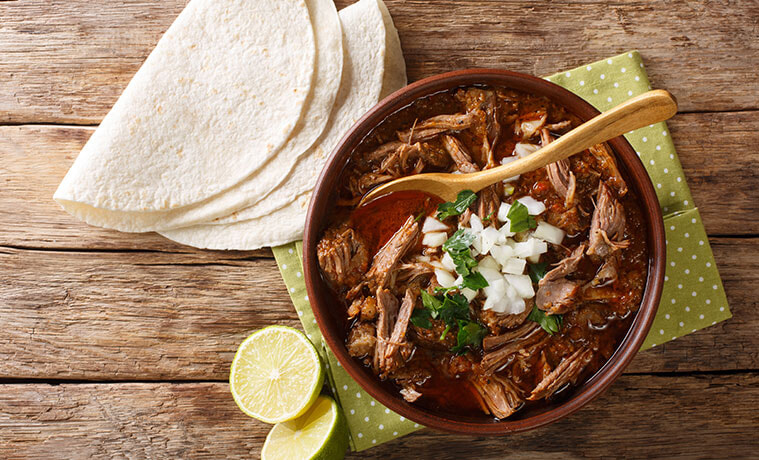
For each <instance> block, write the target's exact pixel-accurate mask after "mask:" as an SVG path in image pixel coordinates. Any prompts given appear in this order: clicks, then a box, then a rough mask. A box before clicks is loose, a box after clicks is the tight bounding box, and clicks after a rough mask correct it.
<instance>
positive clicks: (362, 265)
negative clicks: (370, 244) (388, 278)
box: [316, 224, 369, 287]
mask: <svg viewBox="0 0 759 460" xmlns="http://www.w3.org/2000/svg"><path fill="white" fill-rule="evenodd" d="M316 254H317V258H318V259H319V266H320V267H321V269H322V273H324V275H325V276H326V277H327V280H328V281H329V282H330V283H332V284H333V285H336V286H341V287H342V286H349V285H352V284H355V283H357V282H358V281H359V280H360V279H361V278H362V277H363V274H364V272H366V267H367V265H368V264H369V254H368V253H367V250H366V247H365V245H364V243H363V241H362V240H361V237H359V235H358V234H356V232H355V231H354V230H353V229H352V228H350V227H349V226H347V225H345V224H344V225H342V226H340V227H337V228H331V229H329V230H327V233H325V234H324V237H323V238H322V239H321V241H319V244H318V245H317V246H316Z"/></svg>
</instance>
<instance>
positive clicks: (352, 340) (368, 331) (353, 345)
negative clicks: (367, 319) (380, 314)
mask: <svg viewBox="0 0 759 460" xmlns="http://www.w3.org/2000/svg"><path fill="white" fill-rule="evenodd" d="M376 344H377V337H376V331H375V330H374V324H372V323H363V322H360V323H357V324H356V325H355V326H353V328H351V331H350V333H349V334H348V340H347V341H346V342H345V345H346V346H347V347H348V353H349V354H350V355H351V356H353V357H354V358H365V357H367V356H374V347H375V345H376Z"/></svg>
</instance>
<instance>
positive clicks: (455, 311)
mask: <svg viewBox="0 0 759 460" xmlns="http://www.w3.org/2000/svg"><path fill="white" fill-rule="evenodd" d="M438 313H439V315H440V319H442V320H443V321H445V322H446V324H456V320H459V319H469V301H468V300H466V297H464V296H463V295H461V294H445V295H444V296H443V304H442V306H441V307H440V309H439V310H438Z"/></svg>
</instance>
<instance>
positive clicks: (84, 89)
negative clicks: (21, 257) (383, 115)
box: [0, 0, 759, 124]
mask: <svg viewBox="0 0 759 460" xmlns="http://www.w3.org/2000/svg"><path fill="white" fill-rule="evenodd" d="M337 3H338V6H339V7H342V6H344V5H346V4H349V3H352V2H351V1H350V0H340V1H338V2H337ZM387 3H388V6H389V8H390V10H391V13H392V14H393V17H394V19H395V22H396V25H397V26H398V29H399V31H400V35H401V40H402V42H403V47H404V51H405V56H406V61H407V63H408V69H409V78H410V79H411V80H412V81H413V80H417V79H420V78H423V77H426V76H429V75H433V74H436V73H440V72H444V71H448V70H454V69H459V68H466V67H497V68H508V69H511V70H517V71H522V72H527V73H532V74H535V75H547V74H551V73H554V72H556V71H559V70H562V69H567V68H572V67H575V66H578V65H581V64H583V63H586V62H590V61H594V60H598V59H602V58H605V57H607V56H610V55H613V54H616V53H621V52H624V51H627V50H629V49H633V48H637V49H640V50H641V51H642V52H643V55H644V58H645V60H646V64H647V68H648V70H649V72H650V75H651V78H652V81H653V82H654V83H655V85H656V86H657V87H663V88H668V89H670V90H672V91H673V92H674V93H675V95H676V96H677V97H678V100H679V101H680V105H681V109H682V110H685V111H693V110H736V109H745V108H759V98H758V97H757V94H759V81H757V79H756V78H755V69H756V67H757V66H758V65H759V53H757V48H756V46H757V45H756V44H757V43H759V32H757V27H756V24H757V20H759V8H757V5H756V2H754V1H751V2H730V1H727V0H723V1H718V2H706V1H699V2H691V1H685V0H679V1H676V2H654V3H650V2H632V3H626V2H619V3H617V2H614V3H609V2H595V1H579V2H574V1H564V2H533V1H526V0H517V1H508V2H506V1H481V2H471V1H466V0H441V1H436V2H429V1H426V0H414V1H408V0H388V2H387ZM184 4H186V0H166V1H161V2H157V1H147V0H130V1H122V2H112V1H107V0H69V1H66V2H56V3H55V4H54V5H55V6H54V7H51V4H50V2H49V1H47V0H24V1H16V2H0V68H2V69H3V72H0V88H2V89H0V122H5V123H29V122H57V123H75V124H95V123H98V122H99V121H100V120H101V119H102V117H103V116H104V115H105V113H106V112H107V111H108V109H109V108H110V107H111V106H112V105H113V103H114V101H115V100H116V98H117V97H118V95H119V94H120V93H121V91H122V90H123V88H124V87H125V86H126V84H127V83H128V82H129V80H130V78H131V76H132V75H133V74H134V72H136V71H137V69H138V68H139V66H140V64H141V63H142V61H143V60H144V59H145V57H146V56H147V54H148V53H149V52H150V50H151V49H152V48H153V47H154V45H155V43H156V42H157V41H158V39H159V38H160V36H161V34H162V33H163V32H164V31H165V30H166V28H168V26H169V25H170V24H171V22H172V21H173V20H174V18H175V17H176V15H177V14H178V13H179V12H180V11H181V9H182V7H183V6H184ZM736 18H741V19H740V20H736Z"/></svg>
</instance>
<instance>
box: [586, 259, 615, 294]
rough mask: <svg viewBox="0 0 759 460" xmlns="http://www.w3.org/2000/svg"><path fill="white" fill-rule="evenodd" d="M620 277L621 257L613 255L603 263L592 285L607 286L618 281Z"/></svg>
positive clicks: (591, 282)
mask: <svg viewBox="0 0 759 460" xmlns="http://www.w3.org/2000/svg"><path fill="white" fill-rule="evenodd" d="M618 275H619V257H618V256H617V254H611V255H610V256H608V257H607V258H606V260H604V261H603V263H602V264H601V266H600V267H599V268H598V271H597V272H596V276H594V277H593V279H592V280H591V281H590V284H591V285H592V286H594V287H596V286H606V285H607V284H610V283H613V282H615V281H616V280H617V277H618Z"/></svg>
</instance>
